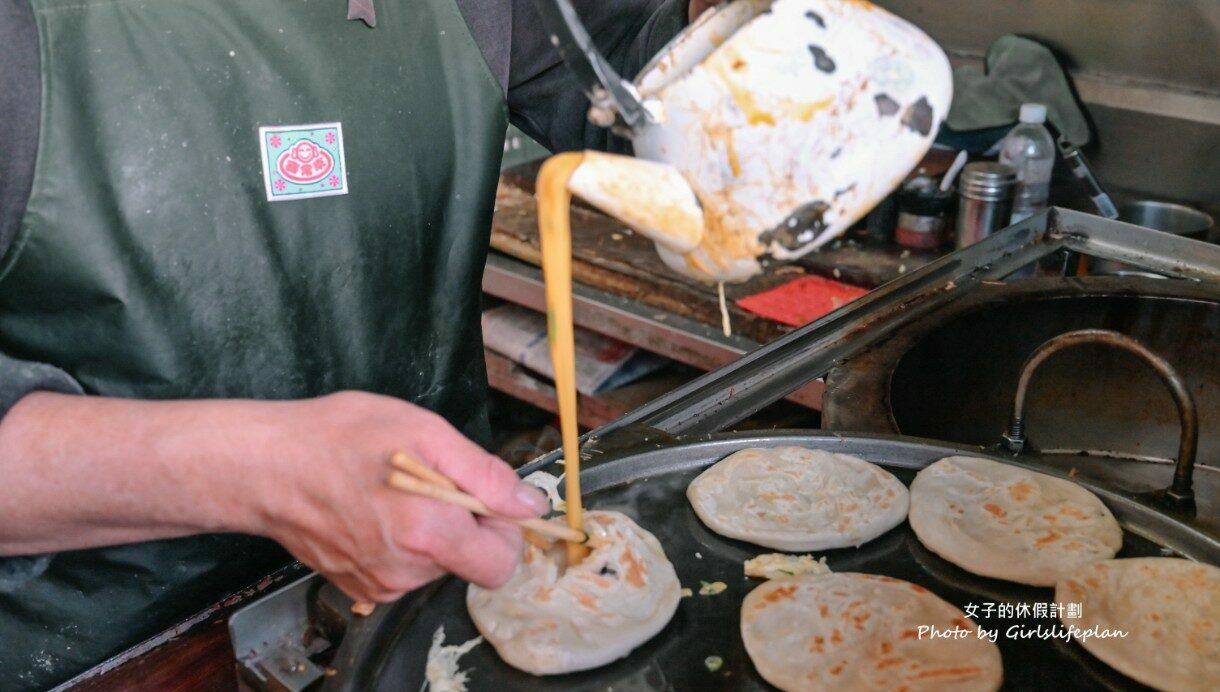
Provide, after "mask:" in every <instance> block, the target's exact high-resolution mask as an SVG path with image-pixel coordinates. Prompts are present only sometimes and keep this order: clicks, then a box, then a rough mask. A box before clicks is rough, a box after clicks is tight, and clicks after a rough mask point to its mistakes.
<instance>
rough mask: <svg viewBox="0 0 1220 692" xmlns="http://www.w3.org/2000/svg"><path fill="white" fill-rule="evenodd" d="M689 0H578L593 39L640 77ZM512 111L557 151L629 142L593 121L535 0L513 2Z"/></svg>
mask: <svg viewBox="0 0 1220 692" xmlns="http://www.w3.org/2000/svg"><path fill="white" fill-rule="evenodd" d="M688 4H689V3H688V0H573V2H572V5H573V6H574V7H575V8H576V11H577V12H578V13H579V14H580V18H581V20H582V21H583V22H584V25H585V28H586V29H587V30H588V31H589V35H590V36H591V37H593V41H594V43H596V44H597V47H598V48H599V49H600V50H601V51H602V54H603V55H605V56H606V59H607V60H608V61H609V62H610V64H612V65H613V66H614V67H615V69H617V70H618V72H619V74H621V75H623V76H624V77H625V78H627V79H634V78H635V76H636V75H637V74H638V73H639V71H640V70H641V69H643V67H644V65H645V64H647V63H648V61H649V60H651V59H652V56H653V55H655V54H656V53H657V52H659V51H660V50H661V48H663V47H664V46H665V44H666V43H668V42H669V39H670V38H672V37H673V36H674V35H675V34H677V33H678V32H679V31H681V30H682V28H683V27H685V26H686V24H687V7H688ZM510 50H511V52H510V56H509V71H508V108H509V117H510V119H511V121H512V123H513V124H514V125H516V126H517V127H519V128H521V130H522V131H523V132H525V133H526V134H528V135H529V136H530V137H533V138H534V139H536V140H538V142H540V143H542V144H543V145H545V146H547V147H548V148H550V149H551V150H552V151H569V150H574V149H601V150H610V151H622V150H624V149H626V142H624V141H623V140H621V139H620V138H618V137H614V136H613V135H610V134H609V131H608V130H606V129H604V128H600V127H597V126H595V125H592V124H590V123H589V122H588V119H587V117H586V114H587V112H588V110H589V101H588V99H586V98H585V95H584V92H582V91H581V88H580V85H579V84H578V83H577V81H576V78H575V77H573V76H572V74H571V72H570V71H569V70H568V68H567V67H566V66H565V65H564V64H563V62H562V61H561V60H560V58H559V53H558V52H557V51H556V50H555V47H554V46H552V45H551V43H550V41H549V40H548V37H547V34H546V31H545V30H544V29H543V28H542V20H541V19H539V17H538V12H537V10H535V9H534V5H533V0H513V11H512V42H511V49H510Z"/></svg>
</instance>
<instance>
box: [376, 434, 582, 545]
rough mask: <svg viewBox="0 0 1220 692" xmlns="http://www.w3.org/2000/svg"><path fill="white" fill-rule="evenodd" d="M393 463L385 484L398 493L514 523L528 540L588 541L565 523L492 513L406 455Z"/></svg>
mask: <svg viewBox="0 0 1220 692" xmlns="http://www.w3.org/2000/svg"><path fill="white" fill-rule="evenodd" d="M390 464H391V465H392V466H393V467H394V470H393V471H391V472H390V475H389V477H388V478H387V479H386V482H387V483H389V485H390V487H392V488H394V489H396V490H402V491H404V492H408V493H414V494H416V495H420V496H423V497H429V498H432V499H433V500H440V501H441V502H448V503H449V504H451V505H456V506H458V507H461V508H462V509H465V510H467V511H469V512H471V513H473V514H478V515H479V516H484V517H491V518H493V519H500V520H503V521H507V522H511V523H513V524H516V525H517V526H520V527H521V528H522V529H524V530H526V538H531V537H530V535H529V532H533V533H535V534H539V535H542V536H546V537H547V538H551V539H554V540H558V541H568V542H570V543H584V542H585V541H586V540H587V539H588V537H587V536H586V535H585V533H584V532H583V531H579V530H577V529H573V528H570V527H568V526H564V525H563V524H557V523H555V522H550V521H545V520H543V519H518V518H514V517H506V516H504V515H503V514H499V513H497V512H493V511H492V510H490V509H488V507H487V505H485V504H483V501H482V500H480V499H478V498H477V497H473V496H471V495H467V494H466V493H464V492H462V491H461V490H459V489H458V487H457V486H456V485H454V483H453V481H451V480H449V479H448V478H447V477H445V476H443V475H441V474H440V473H438V472H437V471H436V470H434V469H433V468H432V467H430V466H428V465H426V464H424V463H422V462H420V461H418V460H416V459H413V458H411V456H410V455H408V454H407V453H406V452H401V451H399V452H394V454H393V456H391V457H390ZM531 542H532V543H534V542H535V541H532V540H531Z"/></svg>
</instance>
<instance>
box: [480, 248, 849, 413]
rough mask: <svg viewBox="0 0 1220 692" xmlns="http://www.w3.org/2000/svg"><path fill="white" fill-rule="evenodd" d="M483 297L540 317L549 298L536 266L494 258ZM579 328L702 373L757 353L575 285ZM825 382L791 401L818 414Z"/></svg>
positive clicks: (711, 331) (741, 342)
mask: <svg viewBox="0 0 1220 692" xmlns="http://www.w3.org/2000/svg"><path fill="white" fill-rule="evenodd" d="M483 292H484V293H486V294H487V295H490V296H494V297H496V298H500V299H503V300H507V301H509V302H511V303H516V304H517V305H522V306H524V307H527V308H530V309H531V310H535V311H537V312H546V293H545V291H544V287H543V283H542V271H541V270H539V269H538V267H536V266H534V265H532V264H527V263H526V262H522V261H520V260H516V259H513V258H511V257H507V256H504V255H499V254H496V253H492V254H490V255H488V257H487V266H486V267H485V268H484V270H483ZM572 312H573V319H574V320H575V322H576V326H578V327H583V328H585V329H588V330H589V331H593V332H597V333H599V334H605V335H606V336H610V337H613V338H615V339H618V340H619V341H624V342H626V343H629V344H631V345H632V346H638V347H639V348H642V349H644V350H646V351H652V352H653V353H658V354H660V355H663V356H665V357H666V358H669V359H670V360H675V361H677V362H679V363H682V364H684V365H689V366H691V367H695V368H698V369H700V370H705V371H706V370H715V369H716V368H719V367H721V366H724V365H727V364H728V363H731V362H733V361H735V360H737V359H738V358H740V357H741V356H743V355H744V354H746V353H749V352H751V351H753V350H755V349H757V348H758V346H759V344H758V342H756V341H754V340H753V339H748V338H746V337H744V336H741V335H738V334H733V335H732V336H725V335H724V334H723V333H722V332H721V331H720V330H719V329H718V328H716V327H712V326H709V325H706V324H704V323H702V322H697V321H695V320H692V319H689V318H686V317H682V316H680V315H675V314H673V313H670V312H666V311H664V310H661V309H658V308H650V307H648V306H645V305H642V304H640V302H639V301H635V300H631V299H629V298H624V297H623V296H618V295H615V294H613V293H608V292H606V291H601V290H598V289H595V288H590V287H588V286H584V285H581V284H578V283H577V284H573V285H572ZM825 389H826V387H825V384H824V383H823V382H821V381H820V380H819V381H813V382H810V383H808V384H806V385H804V386H803V387H800V388H798V389H796V390H795V391H793V392H791V393H789V394H788V395H787V397H786V398H787V399H789V400H790V401H794V402H796V403H798V404H801V405H803V406H807V407H809V408H811V409H814V410H821V408H822V394H823V393H824V391H825Z"/></svg>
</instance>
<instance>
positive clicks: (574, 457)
mask: <svg viewBox="0 0 1220 692" xmlns="http://www.w3.org/2000/svg"><path fill="white" fill-rule="evenodd" d="M584 158H585V155H584V154H583V153H581V152H570V153H566V154H559V155H557V156H552V157H551V158H550V159H547V161H546V163H544V164H542V170H541V171H539V173H538V182H537V194H538V234H539V238H540V240H541V243H542V277H543V281H544V283H545V284H546V321H547V343H548V344H549V345H550V348H551V362H552V363H553V364H554V367H555V396H556V398H557V399H558V402H559V431H560V434H561V435H562V438H563V469H564V496H565V497H564V499H565V501H566V502H567V505H568V526H570V527H572V528H574V529H576V530H578V531H584V524H583V517H582V512H583V508H582V505H581V497H580V435H579V430H578V428H577V418H576V342H575V334H574V331H573V326H572V227H571V220H570V218H569V210H570V207H571V202H572V194H571V193H570V192H569V191H568V180H569V179H570V178H571V177H572V174H573V173H574V172H575V171H576V168H577V167H578V166H580V164H581V163H582V162H583V161H584ZM567 547H568V564H572V565H574V564H577V563H579V562H580V561H581V560H582V559H584V557H585V555H587V554H588V552H589V551H588V548H586V547H585V546H584V544H582V543H572V542H569V543H568V544H567Z"/></svg>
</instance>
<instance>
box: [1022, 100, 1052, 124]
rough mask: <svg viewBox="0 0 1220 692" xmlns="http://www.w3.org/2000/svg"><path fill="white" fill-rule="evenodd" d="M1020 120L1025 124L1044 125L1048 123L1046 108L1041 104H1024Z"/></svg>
mask: <svg viewBox="0 0 1220 692" xmlns="http://www.w3.org/2000/svg"><path fill="white" fill-rule="evenodd" d="M1020 119H1021V122H1023V123H1038V124H1042V123H1044V122H1046V106H1044V105H1042V104H1041V103H1025V104H1022V105H1021V116H1020Z"/></svg>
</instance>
